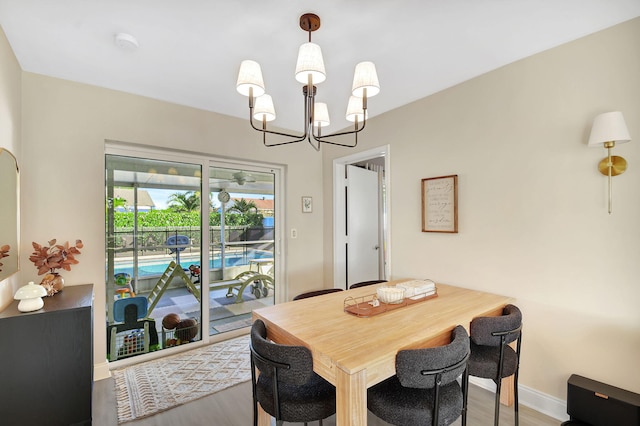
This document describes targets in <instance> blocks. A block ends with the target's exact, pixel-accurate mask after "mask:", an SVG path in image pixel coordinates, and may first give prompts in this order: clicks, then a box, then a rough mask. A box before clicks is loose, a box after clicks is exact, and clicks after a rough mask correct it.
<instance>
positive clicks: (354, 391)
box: [336, 369, 367, 426]
mask: <svg viewBox="0 0 640 426" xmlns="http://www.w3.org/2000/svg"><path fill="white" fill-rule="evenodd" d="M366 424H367V371H366V370H362V371H359V372H357V373H355V374H347V373H346V372H344V371H342V370H340V369H338V370H337V372H336V426H365V425H366Z"/></svg>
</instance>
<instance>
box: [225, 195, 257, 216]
mask: <svg viewBox="0 0 640 426" xmlns="http://www.w3.org/2000/svg"><path fill="white" fill-rule="evenodd" d="M252 209H253V210H254V213H257V212H258V206H256V203H254V202H253V201H247V200H245V199H244V198H240V199H239V200H234V202H233V206H231V207H229V211H236V212H238V213H240V214H247V213H251V210H252Z"/></svg>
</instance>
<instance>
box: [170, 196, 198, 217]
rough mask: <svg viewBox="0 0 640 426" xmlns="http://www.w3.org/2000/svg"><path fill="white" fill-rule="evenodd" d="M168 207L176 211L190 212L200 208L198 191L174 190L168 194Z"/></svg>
mask: <svg viewBox="0 0 640 426" xmlns="http://www.w3.org/2000/svg"><path fill="white" fill-rule="evenodd" d="M168 201H169V203H170V204H169V206H168V207H169V209H171V210H174V211H177V212H191V211H195V210H198V209H200V193H199V192H197V191H195V192H194V191H187V192H175V193H173V194H171V195H169V198H168Z"/></svg>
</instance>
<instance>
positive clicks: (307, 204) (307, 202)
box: [302, 196, 313, 213]
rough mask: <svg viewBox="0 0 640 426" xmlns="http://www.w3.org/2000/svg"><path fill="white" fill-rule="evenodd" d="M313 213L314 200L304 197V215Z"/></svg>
mask: <svg viewBox="0 0 640 426" xmlns="http://www.w3.org/2000/svg"><path fill="white" fill-rule="evenodd" d="M311 212H313V198H311V197H309V196H304V197H302V213H311Z"/></svg>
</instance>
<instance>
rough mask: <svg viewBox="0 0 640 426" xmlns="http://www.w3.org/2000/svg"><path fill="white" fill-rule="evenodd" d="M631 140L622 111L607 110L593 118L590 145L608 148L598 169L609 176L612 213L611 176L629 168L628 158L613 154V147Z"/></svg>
mask: <svg viewBox="0 0 640 426" xmlns="http://www.w3.org/2000/svg"><path fill="white" fill-rule="evenodd" d="M629 141H631V136H629V130H627V125H626V123H625V121H624V117H623V116H622V113H621V112H620V111H614V112H605V113H604V114H600V115H598V116H596V118H594V119H593V126H592V127H591V136H590V137H589V146H591V147H593V146H603V147H604V148H606V149H607V157H606V158H603V159H602V161H600V163H599V164H598V170H600V173H602V174H603V175H605V176H608V178H609V214H611V198H612V197H611V177H612V176H618V175H619V174H622V173H624V171H625V170H627V160H625V159H624V158H622V157H618V156H617V155H613V156H612V155H611V148H613V147H614V146H616V142H617V143H625V142H629Z"/></svg>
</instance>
